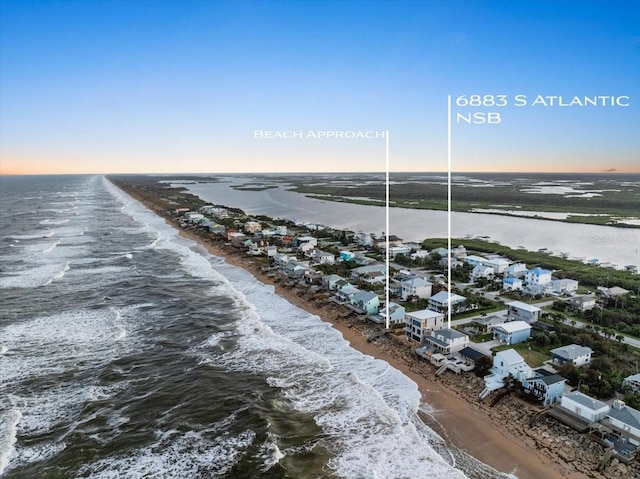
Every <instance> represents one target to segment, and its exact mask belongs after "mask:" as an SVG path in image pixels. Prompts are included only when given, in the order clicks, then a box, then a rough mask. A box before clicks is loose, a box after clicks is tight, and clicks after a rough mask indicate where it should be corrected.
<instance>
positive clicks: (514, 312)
mask: <svg viewBox="0 0 640 479" xmlns="http://www.w3.org/2000/svg"><path fill="white" fill-rule="evenodd" d="M507 318H508V319H509V320H510V321H526V322H527V323H533V322H534V321H537V320H538V319H539V318H540V308H538V307H536V306H533V305H532V304H527V303H523V302H522V301H511V302H510V303H507Z"/></svg>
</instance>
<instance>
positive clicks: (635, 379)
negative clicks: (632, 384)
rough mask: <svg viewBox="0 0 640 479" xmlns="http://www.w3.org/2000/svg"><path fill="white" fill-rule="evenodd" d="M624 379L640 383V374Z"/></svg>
mask: <svg viewBox="0 0 640 479" xmlns="http://www.w3.org/2000/svg"><path fill="white" fill-rule="evenodd" d="M624 379H625V381H640V374H632V375H631V376H627V377H626V378H624Z"/></svg>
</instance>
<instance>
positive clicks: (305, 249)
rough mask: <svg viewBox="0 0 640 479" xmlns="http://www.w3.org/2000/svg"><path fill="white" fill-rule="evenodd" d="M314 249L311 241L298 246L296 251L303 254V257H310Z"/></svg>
mask: <svg viewBox="0 0 640 479" xmlns="http://www.w3.org/2000/svg"><path fill="white" fill-rule="evenodd" d="M315 247H316V246H315V245H314V244H313V243H312V242H311V241H308V242H306V243H301V244H300V246H298V251H300V252H301V253H305V255H306V254H309V255H311V254H312V252H313V250H314V249H315Z"/></svg>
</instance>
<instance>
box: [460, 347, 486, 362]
mask: <svg viewBox="0 0 640 479" xmlns="http://www.w3.org/2000/svg"><path fill="white" fill-rule="evenodd" d="M459 353H460V354H461V355H463V356H464V357H465V358H469V359H472V360H473V361H475V360H477V359H478V358H481V357H482V356H484V354H482V353H481V352H480V351H476V350H475V349H473V348H470V347H469V346H467V347H465V348H463V349H461V350H460V351H459Z"/></svg>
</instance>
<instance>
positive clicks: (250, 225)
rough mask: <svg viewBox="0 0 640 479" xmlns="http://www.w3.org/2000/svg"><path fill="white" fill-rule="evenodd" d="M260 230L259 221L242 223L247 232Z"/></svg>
mask: <svg viewBox="0 0 640 479" xmlns="http://www.w3.org/2000/svg"><path fill="white" fill-rule="evenodd" d="M261 230H262V224H261V223H260V222H259V221H247V222H246V223H245V224H244V231H245V232H246V233H249V234H253V233H256V232H258V231H261Z"/></svg>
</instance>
